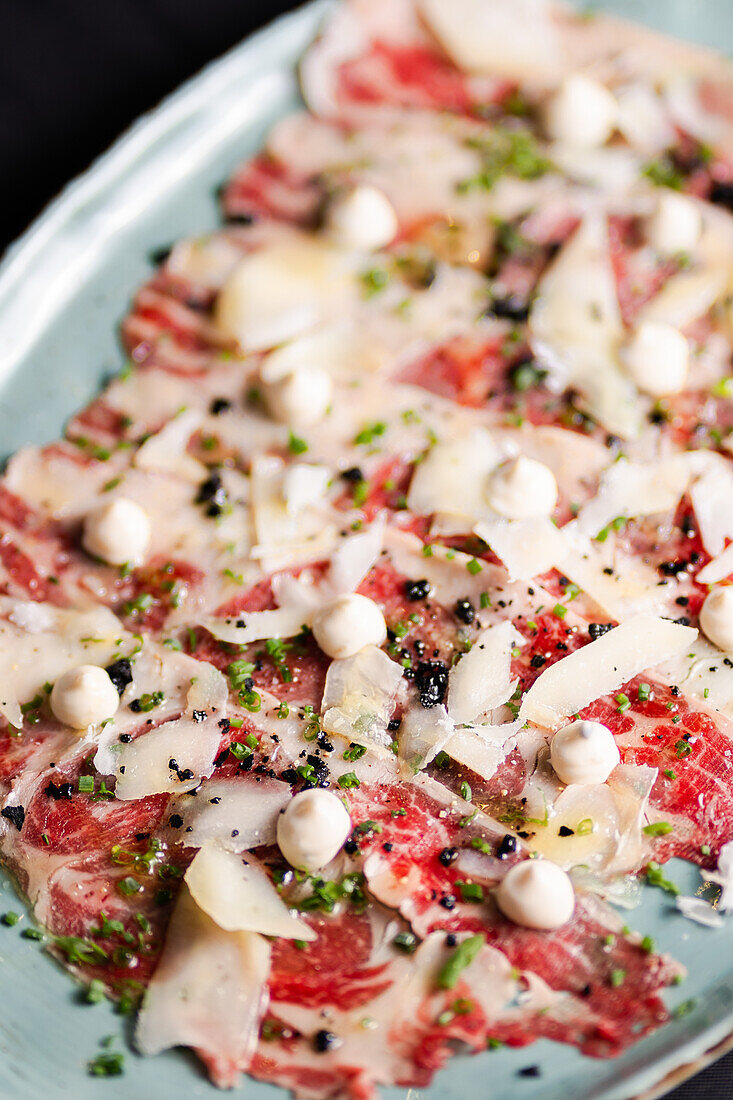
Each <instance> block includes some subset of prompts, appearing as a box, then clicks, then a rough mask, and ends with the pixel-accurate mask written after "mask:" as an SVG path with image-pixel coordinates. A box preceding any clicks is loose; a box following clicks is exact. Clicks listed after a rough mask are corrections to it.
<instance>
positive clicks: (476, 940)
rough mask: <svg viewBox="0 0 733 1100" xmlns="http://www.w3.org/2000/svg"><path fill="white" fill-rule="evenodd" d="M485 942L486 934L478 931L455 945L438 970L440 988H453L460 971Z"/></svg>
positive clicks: (469, 963) (474, 956) (468, 964)
mask: <svg viewBox="0 0 733 1100" xmlns="http://www.w3.org/2000/svg"><path fill="white" fill-rule="evenodd" d="M485 943H486V936H484V934H483V933H481V932H479V933H477V934H476V935H475V936H469V937H468V939H465V940H463V942H462V943H459V945H458V947H456V949H455V951H454V952H453V954H452V955H451V956H450V958H449V959H448V960H447V961H446V962H445V963H443V966H442V967H441V968H440V970H439V971H438V979H437V981H438V985H439V987H440V988H441V989H453V987H454V986H455V985H456V984H457V982H458V979H459V977H460V976H461V973H462V972H463V971H464V970H465V969H466V967H467V966H470V965H471V963H472V962H473V960H474V959H475V958H476V956H477V955H478V953H479V951H480V950H481V948H482V947H483V946H484V944H485Z"/></svg>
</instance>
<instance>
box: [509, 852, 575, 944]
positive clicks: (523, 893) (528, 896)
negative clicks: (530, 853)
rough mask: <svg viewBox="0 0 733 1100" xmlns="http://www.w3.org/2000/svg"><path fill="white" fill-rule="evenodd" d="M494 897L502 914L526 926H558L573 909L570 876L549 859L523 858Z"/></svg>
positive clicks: (567, 917) (512, 869)
mask: <svg viewBox="0 0 733 1100" xmlns="http://www.w3.org/2000/svg"><path fill="white" fill-rule="evenodd" d="M494 897H495V899H496V903H497V905H498V906H499V908H500V909H501V911H502V913H503V914H504V916H505V917H508V918H509V920H510V921H513V922H514V923H515V924H521V925H523V926H524V927H525V928H538V929H546V930H549V929H552V928H561V927H562V925H563V924H566V923H567V922H568V921H569V920H570V918H571V917H572V915H573V910H574V908H575V891H574V890H573V884H572V882H571V881H570V878H569V877H568V875H567V874H566V873H565V871H563V869H562V868H561V867H558V865H557V864H556V863H552V862H550V860H549V859H526V860H524V861H523V862H522V863H517V864H515V865H514V867H512V868H511V869H510V870H509V871H507V873H506V875H505V876H504V878H503V879H502V881H501V883H500V884H499V886H498V887H497V889H496V892H495V894H494Z"/></svg>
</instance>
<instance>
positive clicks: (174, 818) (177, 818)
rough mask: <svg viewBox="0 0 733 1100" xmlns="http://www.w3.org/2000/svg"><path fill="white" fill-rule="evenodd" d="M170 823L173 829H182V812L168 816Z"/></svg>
mask: <svg viewBox="0 0 733 1100" xmlns="http://www.w3.org/2000/svg"><path fill="white" fill-rule="evenodd" d="M168 824H169V825H170V827H171V828H172V829H180V828H181V826H182V825H183V818H182V817H181V815H180V814H171V816H170V817H169V818H168Z"/></svg>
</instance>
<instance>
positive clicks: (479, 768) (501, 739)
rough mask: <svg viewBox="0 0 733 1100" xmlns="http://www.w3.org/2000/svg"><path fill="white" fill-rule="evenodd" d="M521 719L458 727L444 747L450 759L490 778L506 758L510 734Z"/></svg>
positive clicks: (512, 742) (512, 733)
mask: <svg viewBox="0 0 733 1100" xmlns="http://www.w3.org/2000/svg"><path fill="white" fill-rule="evenodd" d="M523 725H524V722H523V720H522V719H521V718H519V719H517V720H516V721H515V722H505V723H503V724H502V725H499V726H467V727H466V728H464V729H457V730H456V731H455V732H454V734H453V736H452V737H451V738H450V740H449V741H448V742H447V743H446V744H445V746H444V749H445V751H446V752H447V753H448V755H449V756H450V758H451V759H452V760H455V761H457V763H459V764H463V765H464V766H465V767H467V768H470V769H471V771H472V772H475V773H476V775H480V776H481V777H482V779H491V777H492V776H493V775H494V774H495V773H496V770H497V768H498V767H499V765H500V764H501V763H502V761H503V760H504V759H505V758H506V755H507V753H508V752H509V750H510V748H511V747H512V745H513V744H514V743H515V742H514V741H513V738H514V737H515V736H516V734H517V733H518V732H519V730H520V729H521V727H522V726H523Z"/></svg>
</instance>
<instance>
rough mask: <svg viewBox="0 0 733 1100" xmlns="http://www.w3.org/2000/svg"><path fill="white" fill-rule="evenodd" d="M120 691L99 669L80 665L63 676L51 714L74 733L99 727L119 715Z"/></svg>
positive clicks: (57, 687) (55, 692)
mask: <svg viewBox="0 0 733 1100" xmlns="http://www.w3.org/2000/svg"><path fill="white" fill-rule="evenodd" d="M119 705H120V697H119V694H118V692H117V688H116V687H115V686H114V684H113V683H112V681H111V680H110V678H109V676H108V675H107V673H106V672H105V670H104V669H103V668H99V666H98V665H78V666H77V667H76V668H71V669H69V671H68V672H65V673H64V674H63V675H62V676H59V678H58V680H57V681H56V683H55V684H54V685H53V690H52V691H51V710H52V711H53V713H54V715H55V716H56V718H58V720H59V722H63V723H64V725H65V726H71V727H72V729H75V730H81V729H86V727H87V726H97V725H99V723H100V722H104V721H105V719H107V718H112V717H113V715H115V714H116V713H117V709H118V707H119Z"/></svg>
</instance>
